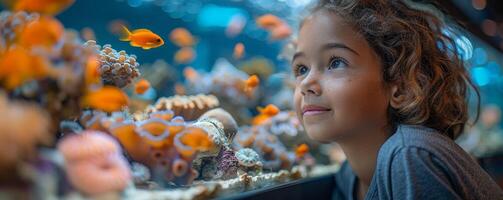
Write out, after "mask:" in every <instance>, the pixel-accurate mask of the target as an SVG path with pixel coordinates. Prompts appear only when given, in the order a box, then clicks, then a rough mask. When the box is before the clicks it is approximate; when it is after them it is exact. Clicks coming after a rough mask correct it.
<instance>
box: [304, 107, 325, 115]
mask: <svg viewBox="0 0 503 200" xmlns="http://www.w3.org/2000/svg"><path fill="white" fill-rule="evenodd" d="M331 110H332V109H330V108H327V107H323V106H318V105H305V106H303V107H302V116H312V115H319V114H324V113H326V112H328V111H331Z"/></svg>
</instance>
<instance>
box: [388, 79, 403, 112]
mask: <svg viewBox="0 0 503 200" xmlns="http://www.w3.org/2000/svg"><path fill="white" fill-rule="evenodd" d="M390 93H391V94H390V96H391V98H390V105H391V107H393V108H394V109H398V108H401V107H402V104H403V103H404V101H405V95H404V94H403V92H402V91H401V90H400V89H399V87H398V85H393V86H391V90H390Z"/></svg>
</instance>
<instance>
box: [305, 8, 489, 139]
mask: <svg viewBox="0 0 503 200" xmlns="http://www.w3.org/2000/svg"><path fill="white" fill-rule="evenodd" d="M320 10H326V11H329V12H333V13H335V14H337V15H338V16H340V17H341V18H342V19H343V20H345V22H347V23H348V24H351V25H352V26H353V27H354V28H355V30H357V31H358V32H359V33H360V34H361V35H363V36H364V38H365V39H366V40H367V42H368V43H369V44H370V46H371V47H372V48H373V50H374V51H375V52H376V53H377V55H379V57H380V58H381V60H382V62H383V63H382V66H383V79H384V81H385V85H389V84H391V83H393V84H397V85H398V88H399V90H398V91H399V93H400V94H402V95H403V96H404V97H405V100H404V103H403V104H401V105H402V106H400V107H398V108H392V107H391V106H390V108H389V113H388V116H389V120H390V124H392V125H393V126H395V127H396V125H397V124H414V125H424V126H427V127H430V128H433V129H436V130H438V131H439V132H441V133H442V134H444V135H446V136H448V137H450V138H451V139H455V138H457V137H458V136H459V135H460V134H461V133H462V132H463V130H464V127H465V124H466V123H467V120H468V98H467V95H468V90H469V88H470V87H472V88H473V89H474V91H475V93H476V95H477V98H478V99H479V101H478V102H477V115H476V117H475V121H476V120H477V118H478V110H479V107H480V105H479V104H480V95H479V91H478V89H477V87H476V86H475V85H474V84H473V82H472V81H471V79H470V76H469V74H468V72H467V70H466V69H465V66H464V62H463V60H462V59H461V58H460V56H459V52H458V50H457V48H455V46H456V44H455V42H454V39H453V37H452V36H451V34H449V33H448V32H447V31H445V30H446V28H447V26H445V24H444V21H443V17H442V16H441V15H440V12H438V11H436V10H435V9H434V8H433V7H430V6H426V5H425V4H418V3H412V2H405V1H403V0H320V1H319V2H318V4H317V5H316V6H315V7H314V9H313V10H312V11H311V13H315V12H317V11H320ZM451 27H452V26H451ZM453 47H454V48H453Z"/></svg>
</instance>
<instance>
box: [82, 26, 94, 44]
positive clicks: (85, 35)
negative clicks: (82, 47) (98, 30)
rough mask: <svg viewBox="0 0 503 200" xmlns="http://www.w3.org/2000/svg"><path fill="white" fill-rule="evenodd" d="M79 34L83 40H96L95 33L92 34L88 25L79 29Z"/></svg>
mask: <svg viewBox="0 0 503 200" xmlns="http://www.w3.org/2000/svg"><path fill="white" fill-rule="evenodd" d="M80 35H82V38H84V41H88V40H96V35H95V34H94V31H93V29H91V28H89V27H85V28H83V29H82V30H80Z"/></svg>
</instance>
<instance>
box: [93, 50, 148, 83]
mask: <svg viewBox="0 0 503 200" xmlns="http://www.w3.org/2000/svg"><path fill="white" fill-rule="evenodd" d="M84 46H88V47H91V48H94V49H95V50H96V51H97V52H98V53H99V60H100V67H99V72H100V74H101V78H102V80H103V83H104V84H106V85H113V86H116V87H119V88H123V87H126V86H127V85H128V84H130V83H132V82H133V80H134V79H135V78H137V77H139V76H140V71H139V70H138V67H139V66H140V64H139V63H138V62H137V61H136V56H135V55H128V54H127V53H126V51H124V50H122V51H117V50H115V49H114V48H112V45H110V44H105V45H103V47H101V46H99V45H97V44H96V41H94V40H89V41H87V42H86V43H85V44H84Z"/></svg>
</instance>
